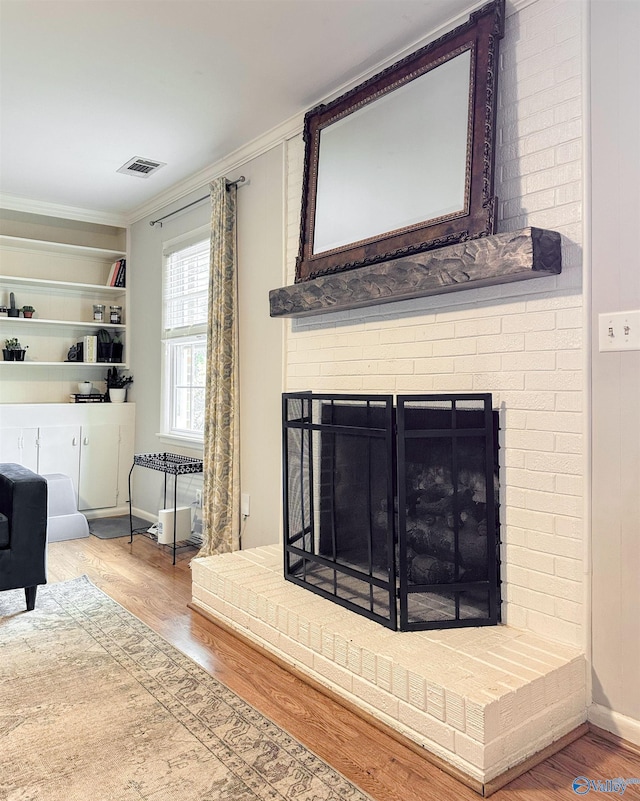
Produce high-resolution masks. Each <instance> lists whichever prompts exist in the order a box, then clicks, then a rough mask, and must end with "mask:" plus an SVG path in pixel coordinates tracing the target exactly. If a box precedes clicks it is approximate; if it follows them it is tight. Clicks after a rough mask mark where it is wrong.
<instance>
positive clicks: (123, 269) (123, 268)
mask: <svg viewBox="0 0 640 801" xmlns="http://www.w3.org/2000/svg"><path fill="white" fill-rule="evenodd" d="M126 277H127V260H126V259H120V261H119V263H118V271H117V273H116V276H115V279H114V283H113V286H117V287H123V288H124V286H125V284H126Z"/></svg>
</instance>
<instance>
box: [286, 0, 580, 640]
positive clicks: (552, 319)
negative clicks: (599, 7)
mask: <svg viewBox="0 0 640 801" xmlns="http://www.w3.org/2000/svg"><path fill="white" fill-rule="evenodd" d="M582 15H583V5H582V4H581V3H576V2H574V0H568V1H567V2H561V0H538V1H537V2H533V3H531V4H529V5H526V6H524V7H523V8H521V10H519V11H516V12H515V13H514V14H512V15H511V16H509V17H508V18H507V21H506V35H505V38H504V40H503V42H502V43H501V55H500V64H501V70H500V77H499V81H500V88H499V108H498V132H497V134H498V135H497V154H496V187H495V188H496V195H497V196H498V198H499V201H500V202H499V222H498V226H499V230H500V231H513V230H518V229H520V228H524V227H527V226H538V227H542V228H550V229H553V230H556V231H559V232H560V233H561V234H562V254H563V272H562V274H561V275H560V276H557V277H553V278H549V277H544V278H541V279H539V280H535V281H528V282H524V283H515V284H505V285H502V286H498V287H486V288H481V289H471V290H467V291H465V292H459V293H455V294H452V295H442V296H439V297H432V298H422V299H417V300H410V301H405V302H401V303H394V304H388V305H383V306H377V307H370V308H366V309H358V310H351V311H347V312H340V313H334V314H328V315H318V316H315V317H310V318H305V319H304V320H294V321H292V322H291V323H290V326H289V331H288V342H287V354H288V358H287V365H286V388H287V389H288V390H290V391H295V390H306V389H311V390H315V391H329V392H334V391H335V392H397V393H402V392H406V393H410V392H414V393H420V392H443V393H446V392H469V391H490V392H492V393H493V398H494V405H495V408H497V409H499V410H500V425H501V434H500V444H501V468H502V473H501V485H502V486H501V522H502V538H503V547H502V557H503V560H504V562H503V564H504V567H503V580H504V598H505V604H504V606H503V619H504V620H505V621H506V622H508V623H511V624H513V625H516V626H520V627H523V628H527V629H530V630H532V631H534V632H539V633H544V634H545V635H547V636H551V637H554V638H557V639H559V640H562V641H565V642H567V643H571V644H575V645H581V644H582V642H583V631H582V603H583V567H582V561H581V560H582V538H583V536H584V522H583V510H582V506H583V483H582V476H583V468H584V463H583V433H584V429H585V420H584V417H583V406H584V404H583V392H584V376H583V371H582V361H583V355H582V349H583V342H582V292H581V287H582V257H581V247H582V202H581V198H582V156H583V148H582V118H581V115H582V96H581V95H582V75H581V50H582V46H583V44H582V35H583V33H582V31H583V19H582ZM287 153H288V159H287V169H288V198H289V202H288V216H287V220H288V232H287V233H288V247H287V264H288V272H289V283H292V282H293V279H294V265H295V256H296V253H297V249H298V237H299V208H300V193H301V183H302V162H303V143H302V139H301V137H300V138H296V139H293V140H291V141H289V142H288V146H287Z"/></svg>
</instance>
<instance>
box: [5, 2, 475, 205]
mask: <svg viewBox="0 0 640 801" xmlns="http://www.w3.org/2000/svg"><path fill="white" fill-rule="evenodd" d="M470 5H473V2H472V0H125V1H124V2H121V1H120V0H0V70H1V73H0V74H1V78H0V111H1V113H0V192H1V193H2V197H3V198H4V201H5V205H9V206H11V204H12V203H13V204H16V203H17V204H18V205H22V206H23V205H24V203H25V202H27V201H29V202H31V201H34V202H37V203H40V204H43V203H44V204H48V203H53V204H60V205H63V206H71V207H77V208H82V209H87V210H91V211H93V212H104V213H106V214H112V215H123V216H124V217H126V216H131V215H135V211H136V210H137V209H139V208H141V207H143V206H144V205H145V204H146V205H148V204H149V203H150V202H151V201H152V199H153V198H154V197H155V196H157V195H161V194H162V193H164V192H166V191H167V190H168V189H169V188H170V187H172V186H174V185H176V184H179V183H180V182H182V181H185V180H186V179H188V178H189V177H190V176H192V175H194V174H196V173H198V172H199V171H201V170H203V169H205V168H206V167H208V166H209V165H212V164H214V163H216V162H217V161H219V160H220V159H222V158H223V157H225V156H227V155H228V154H229V153H231V152H233V151H234V150H236V149H237V148H239V147H241V146H243V145H245V144H247V143H249V142H251V141H252V140H254V139H256V138H257V137H258V136H260V135H261V134H264V133H265V132H267V131H269V130H271V129H272V128H274V127H275V126H277V125H279V124H280V123H282V122H284V121H285V120H288V119H289V118H291V117H294V116H296V115H300V114H301V113H302V112H304V111H306V110H307V109H309V108H311V107H313V106H314V105H316V104H317V103H318V102H320V101H322V100H324V99H326V98H327V97H328V96H330V95H331V94H335V93H336V92H337V91H338V90H340V91H341V88H342V87H344V86H345V85H347V84H348V83H349V82H352V81H354V80H355V79H359V78H360V76H362V75H364V74H366V73H367V72H369V71H371V70H372V69H373V68H377V67H378V65H380V64H381V63H382V62H383V61H384V60H385V59H388V58H390V57H392V56H395V55H396V54H398V53H400V52H401V51H403V50H404V49H406V48H411V47H412V46H413V45H415V44H416V43H417V42H420V41H421V40H422V39H423V38H424V37H425V36H427V35H428V34H429V33H431V32H432V31H434V30H436V29H437V28H439V27H440V26H441V25H443V24H446V23H448V22H449V21H450V20H451V19H452V18H455V17H457V16H458V15H459V14H460V13H462V12H463V11H465V10H466V9H468V8H469V6H470ZM136 156H139V157H142V158H150V159H155V160H157V161H163V162H167V166H166V167H163V168H162V169H160V170H158V171H157V172H156V173H155V174H153V175H151V176H150V177H148V178H147V179H141V178H137V177H132V176H130V175H122V174H119V173H117V172H116V170H117V169H118V168H119V167H121V166H122V165H123V164H124V163H125V162H126V161H128V160H129V159H131V158H133V157H136ZM27 205H28V204H27ZM13 207H18V206H16V205H14V206H13Z"/></svg>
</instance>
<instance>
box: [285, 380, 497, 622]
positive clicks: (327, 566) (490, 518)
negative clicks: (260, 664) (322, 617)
mask: <svg viewBox="0 0 640 801" xmlns="http://www.w3.org/2000/svg"><path fill="white" fill-rule="evenodd" d="M283 450H284V458H283V465H284V531H285V538H284V571H285V578H286V579H287V580H289V581H292V582H294V583H296V584H299V585H300V586H302V587H305V588H307V589H309V590H311V591H313V592H315V593H317V594H319V595H322V596H323V597H325V598H328V599H330V600H332V601H335V602H336V603H338V604H340V605H341V606H344V607H346V608H348V609H351V610H352V611H354V612H357V613H359V614H361V615H364V616H366V617H368V618H370V619H372V620H375V621H377V622H379V623H381V624H383V625H385V626H387V627H389V628H392V629H398V628H399V629H400V630H402V631H416V630H424V629H436V628H451V627H462V626H482V625H493V624H496V623H498V622H499V621H500V569H499V547H498V546H499V516H498V414H497V412H495V411H493V410H492V402H491V395H490V394H487V393H483V394H463V395H404V396H398V397H397V398H396V402H395V404H394V398H393V396H391V395H325V394H314V393H310V392H303V393H285V394H284V395H283Z"/></svg>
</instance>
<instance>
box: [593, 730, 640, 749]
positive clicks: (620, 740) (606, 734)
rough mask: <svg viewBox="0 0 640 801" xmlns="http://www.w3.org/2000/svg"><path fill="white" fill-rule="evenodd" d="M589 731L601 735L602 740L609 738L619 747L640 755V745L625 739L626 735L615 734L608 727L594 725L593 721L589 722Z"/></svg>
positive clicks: (597, 735)
mask: <svg viewBox="0 0 640 801" xmlns="http://www.w3.org/2000/svg"><path fill="white" fill-rule="evenodd" d="M589 731H590V732H592V733H593V734H595V735H596V737H600V738H601V739H602V740H608V741H609V742H610V743H613V744H614V745H616V746H618V748H622V749H623V750H624V751H629V752H630V753H632V754H634V755H635V756H640V745H636V744H635V743H632V742H630V741H629V740H625V739H624V737H620V735H619V734H614V733H613V732H611V731H607V730H606V729H601V728H600V726H594V724H593V723H589Z"/></svg>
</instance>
